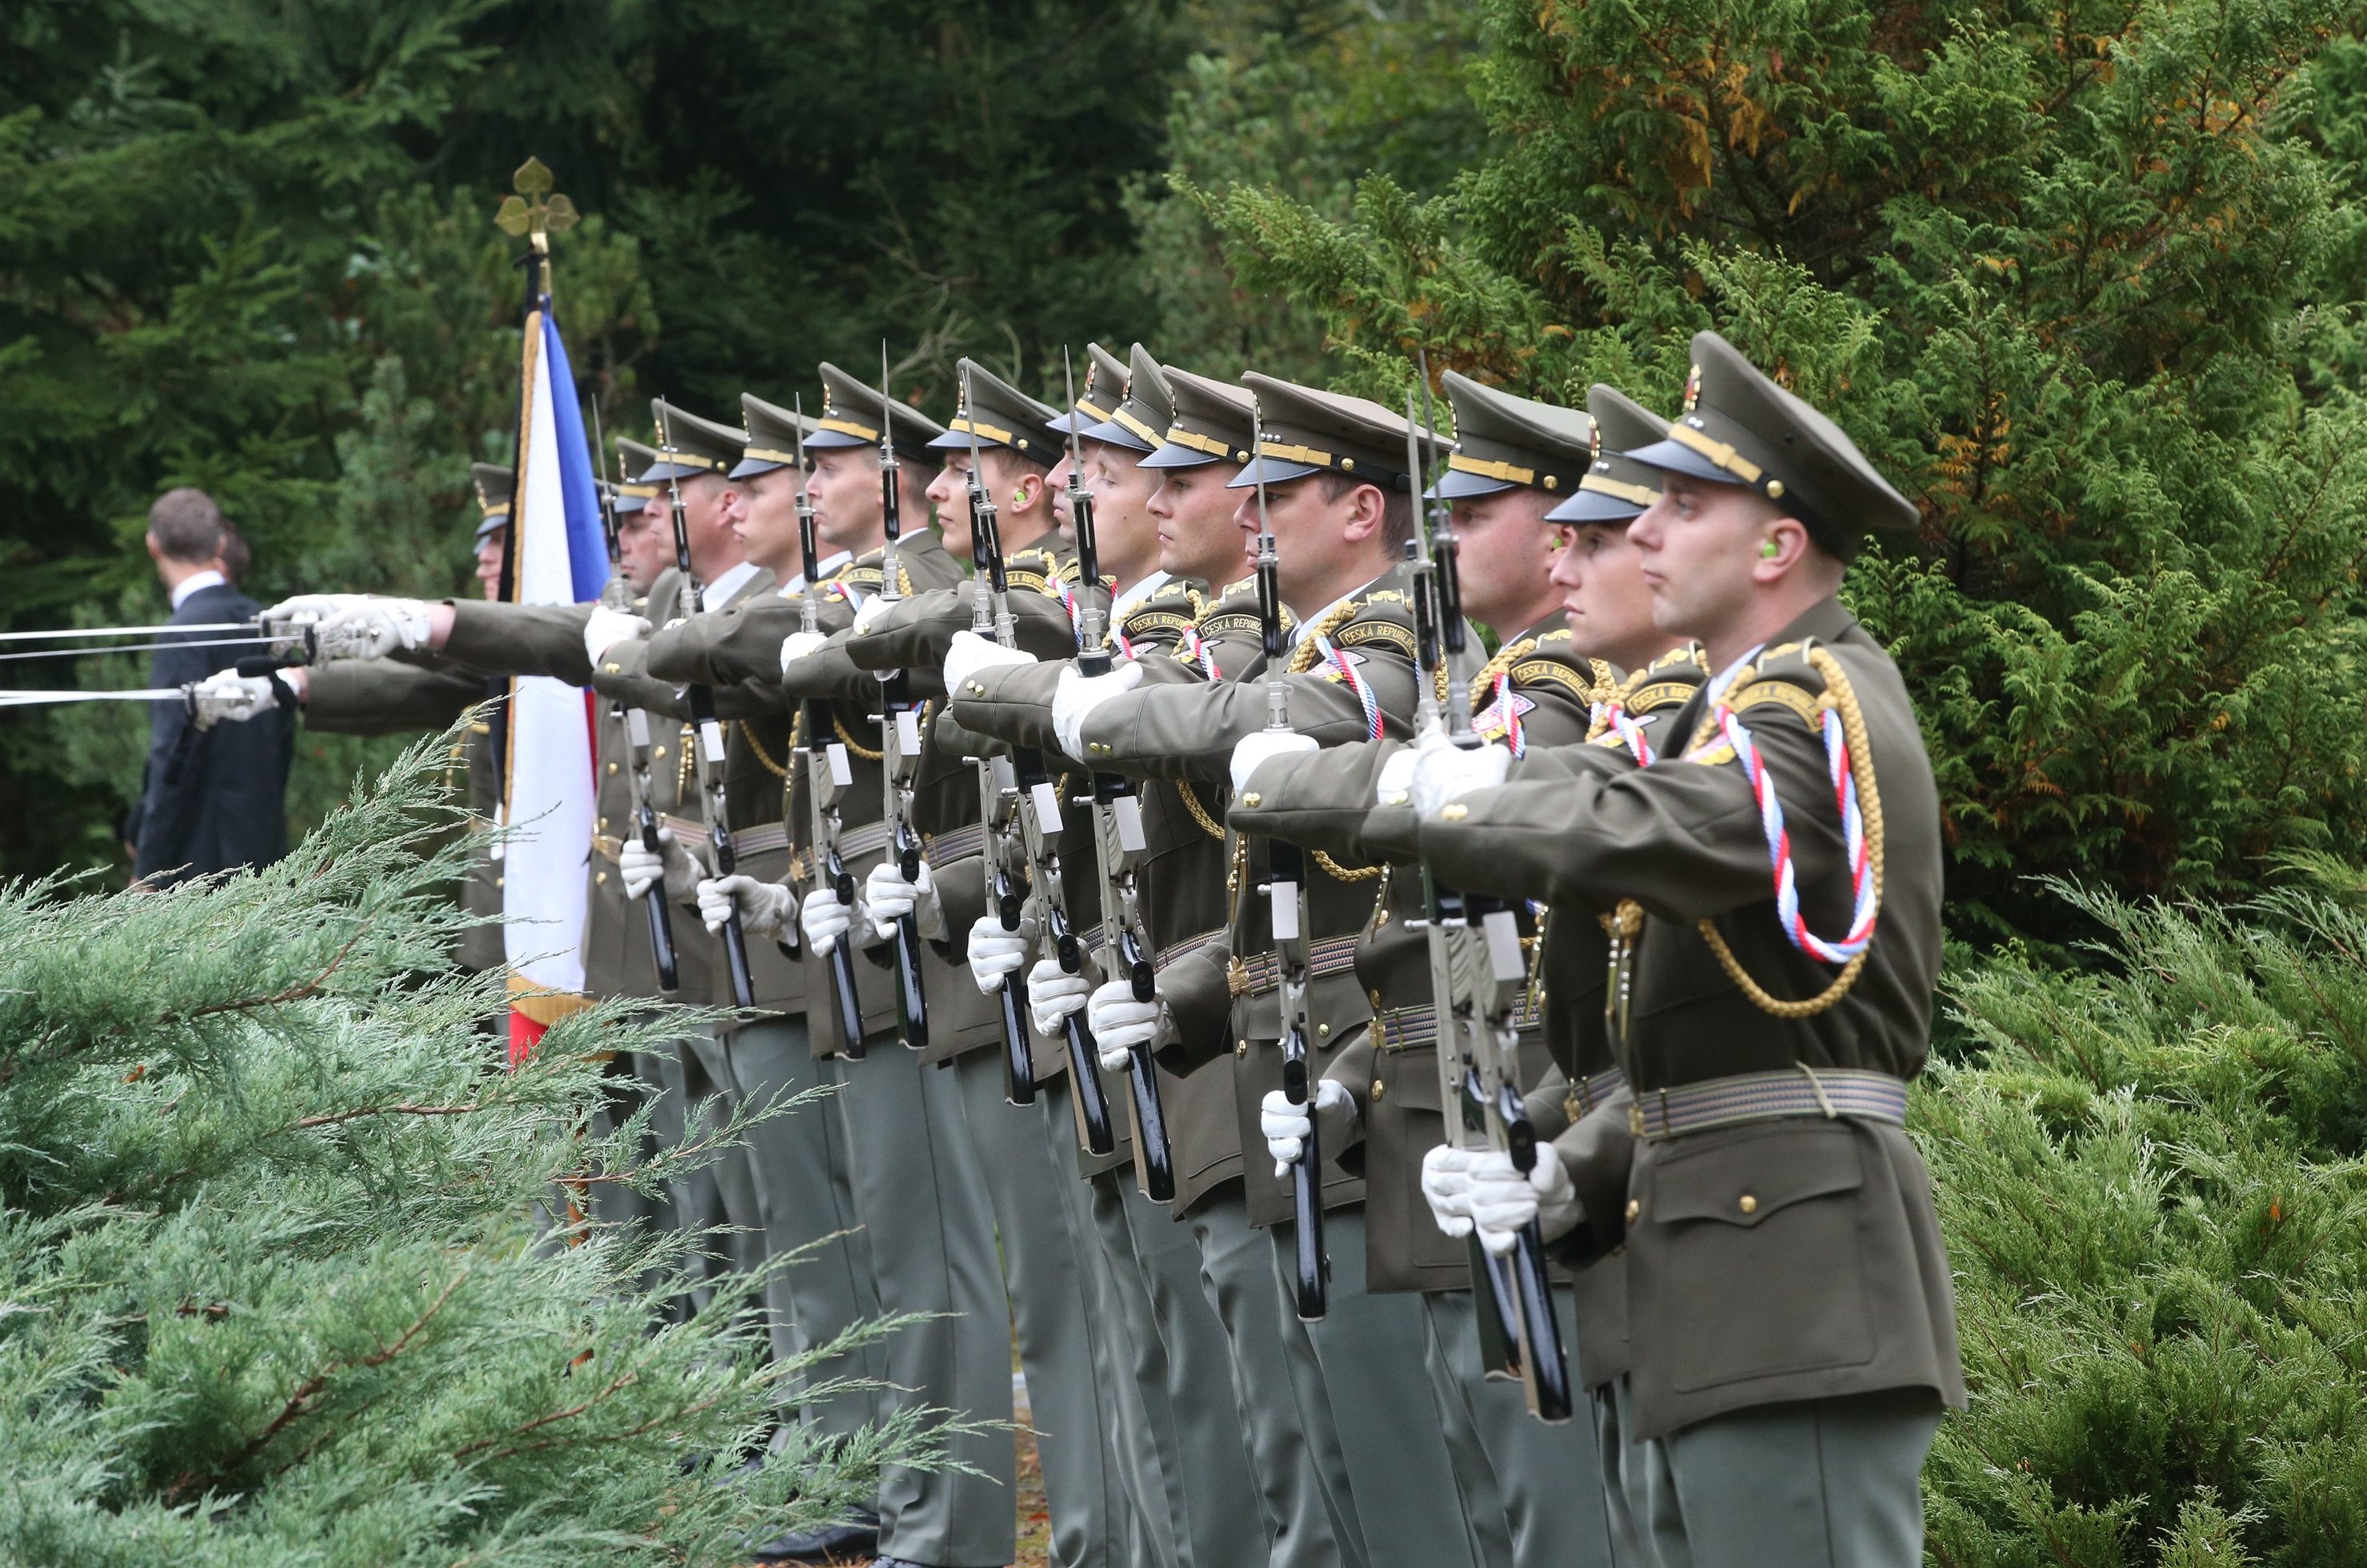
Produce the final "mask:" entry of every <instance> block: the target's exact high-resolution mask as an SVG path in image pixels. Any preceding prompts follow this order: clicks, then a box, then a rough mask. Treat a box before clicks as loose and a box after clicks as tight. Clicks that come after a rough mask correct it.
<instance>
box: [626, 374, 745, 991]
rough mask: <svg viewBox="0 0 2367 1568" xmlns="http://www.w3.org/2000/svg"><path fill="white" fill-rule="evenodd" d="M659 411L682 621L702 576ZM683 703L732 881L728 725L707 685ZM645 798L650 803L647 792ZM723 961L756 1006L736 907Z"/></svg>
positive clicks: (720, 857) (716, 848)
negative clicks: (725, 732) (693, 553)
mask: <svg viewBox="0 0 2367 1568" xmlns="http://www.w3.org/2000/svg"><path fill="white" fill-rule="evenodd" d="M658 407H659V410H660V415H659V424H658V445H659V447H660V448H661V449H662V450H663V453H664V455H665V456H666V457H667V459H668V461H667V463H666V495H667V500H668V502H669V503H670V504H671V506H672V507H673V511H674V569H675V570H676V571H677V572H679V573H680V574H681V576H682V607H681V614H682V618H683V619H685V620H688V619H690V618H691V617H693V616H695V615H697V613H698V612H699V608H700V605H699V585H698V574H697V573H696V572H694V571H692V570H691V564H690V519H689V517H688V516H687V515H686V514H685V512H684V511H683V508H682V480H681V477H680V475H679V473H678V472H677V471H678V470H679V468H680V466H681V465H680V464H678V463H675V462H674V461H672V460H671V459H672V458H673V456H674V453H675V451H676V448H675V446H674V417H673V414H672V412H671V410H669V409H668V408H667V405H666V404H665V403H664V402H663V400H661V401H660V403H659V404H658ZM683 699H684V701H685V703H687V704H688V706H689V708H690V722H691V729H692V732H693V733H694V734H695V736H696V737H697V746H698V786H699V790H698V792H699V804H700V809H701V810H702V812H704V814H705V816H706V819H707V843H708V848H709V849H711V850H712V851H713V852H714V855H715V874H716V875H717V876H718V877H728V876H730V875H731V874H732V873H733V872H735V871H737V870H738V869H740V856H739V852H738V851H737V850H736V849H735V848H734V847H733V846H732V843H731V817H730V809H729V802H728V801H726V800H725V798H724V793H723V790H724V785H723V758H724V750H723V726H722V725H721V724H719V723H718V722H716V719H715V694H714V693H713V692H712V691H710V690H709V689H708V687H706V685H705V684H703V683H701V682H698V681H693V682H692V683H690V685H688V686H686V687H684V688H683ZM642 799H643V801H644V803H646V801H647V800H648V796H647V794H646V792H644V794H643V796H642ZM655 836H656V835H655V834H654V833H651V835H650V838H649V839H647V840H645V841H644V844H643V846H644V847H645V848H646V847H654V839H655ZM650 892H651V894H652V895H660V894H662V893H663V889H662V888H651V890H650ZM652 935H654V933H652ZM723 957H724V960H725V964H726V966H727V967H728V968H729V970H730V975H731V1000H732V1003H733V1004H734V1005H735V1006H742V1007H753V1006H755V1005H756V982H755V978H754V976H753V974H752V973H751V972H750V971H749V968H748V933H747V931H746V930H745V929H744V928H742V926H741V924H740V911H739V909H738V907H737V906H736V905H735V906H734V907H733V909H732V911H731V913H730V915H726V916H724V919H723Z"/></svg>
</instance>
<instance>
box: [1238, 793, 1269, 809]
mask: <svg viewBox="0 0 2367 1568" xmlns="http://www.w3.org/2000/svg"><path fill="white" fill-rule="evenodd" d="M1264 798H1265V797H1263V795H1260V794H1259V793H1258V792H1257V791H1256V790H1251V791H1250V792H1249V793H1248V794H1246V795H1243V796H1242V797H1241V804H1243V805H1245V806H1249V807H1252V808H1254V807H1256V806H1257V805H1258V804H1259V802H1260V801H1263V800H1264Z"/></svg>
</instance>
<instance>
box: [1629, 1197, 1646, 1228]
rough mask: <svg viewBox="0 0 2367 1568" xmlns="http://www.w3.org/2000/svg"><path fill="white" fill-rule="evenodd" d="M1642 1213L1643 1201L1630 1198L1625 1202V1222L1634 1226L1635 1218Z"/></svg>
mask: <svg viewBox="0 0 2367 1568" xmlns="http://www.w3.org/2000/svg"><path fill="white" fill-rule="evenodd" d="M1643 1211H1644V1201H1643V1199H1639V1198H1631V1199H1628V1200H1627V1222H1628V1223H1629V1224H1631V1225H1632V1224H1634V1223H1635V1222H1636V1216H1637V1215H1638V1214H1641V1213H1642V1212H1643Z"/></svg>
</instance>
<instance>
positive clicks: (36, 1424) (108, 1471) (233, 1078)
mask: <svg viewBox="0 0 2367 1568" xmlns="http://www.w3.org/2000/svg"><path fill="white" fill-rule="evenodd" d="M441 756H442V743H440V742H438V743H431V744H427V745H423V746H421V747H419V748H417V749H416V750H414V751H413V752H412V753H410V754H408V755H407V756H405V757H404V758H403V760H402V763H401V765H400V766H399V767H397V768H396V769H394V770H393V771H392V772H391V774H390V775H389V777H388V778H387V779H386V780H385V781H384V782H383V783H382V784H381V785H380V786H379V788H378V789H376V790H372V791H368V792H363V791H358V790H357V794H356V796H355V798H354V800H353V801H351V802H350V803H349V804H348V805H347V806H346V807H345V809H344V810H342V811H340V812H336V813H335V814H334V815H333V816H332V817H331V818H330V819H329V820H328V821H327V822H326V823H325V824H323V827H322V828H321V830H320V831H319V832H317V833H316V834H314V835H312V836H311V838H310V839H308V840H307V841H306V842H305V843H304V844H303V845H302V846H300V848H299V849H298V850H297V851H296V853H295V854H294V855H292V856H291V857H289V858H288V859H287V860H285V861H283V862H281V863H280V864H279V865H277V866H275V867H272V868H270V869H267V870H265V871H263V872H261V873H247V874H238V875H233V876H231V877H229V878H227V879H225V880H222V881H219V882H216V883H213V884H210V885H206V884H189V885H184V886H181V887H176V888H174V889H172V890H169V891H166V892H161V893H153V894H115V895H111V896H92V895H85V896H79V897H76V896H68V895H69V893H70V892H71V890H70V889H68V888H65V887H62V886H59V885H55V884H51V885H48V886H40V885H28V884H24V883H16V884H10V885H8V886H7V887H6V888H5V889H0V1456H5V1460H0V1561H6V1562H25V1563H55V1564H68V1563H71V1564H74V1565H75V1568H112V1565H124V1568H131V1565H146V1564H154V1565H157V1568H163V1565H165V1564H172V1565H174V1568H187V1565H189V1564H200V1563H210V1564H220V1565H221V1568H262V1565H269V1564H290V1565H293V1564H298V1563H302V1564H307V1565H315V1564H334V1565H350V1568H381V1565H384V1564H389V1563H413V1562H415V1563H422V1564H425V1563H438V1564H451V1563H461V1562H471V1563H487V1564H491V1563H501V1564H504V1565H511V1564H525V1565H536V1564H548V1565H549V1568H561V1565H565V1568H580V1565H581V1564H584V1563H589V1562H617V1563H628V1562H649V1563H660V1562H664V1563H723V1562H735V1561H741V1560H743V1558H744V1549H745V1547H746V1545H747V1543H748V1542H749V1541H750V1540H752V1539H753V1540H765V1539H770V1538H771V1537H772V1536H774V1535H776V1534H777V1533H779V1531H781V1530H782V1529H784V1528H790V1527H791V1526H793V1525H798V1524H810V1523H814V1522H819V1521H820V1520H821V1519H823V1518H826V1517H832V1516H833V1515H835V1514H837V1513H838V1512H840V1511H841V1510H842V1509H843V1508H844V1506H847V1505H848V1504H849V1503H851V1502H854V1501H857V1500H861V1499H863V1498H866V1497H868V1496H869V1495H870V1494H872V1492H873V1491H874V1490H875V1489H876V1484H877V1472H878V1466H879V1464H880V1463H881V1462H882V1461H883V1460H887V1459H889V1458H890V1457H892V1456H907V1455H909V1456H912V1457H916V1458H919V1459H920V1460H922V1462H924V1463H925V1462H929V1461H928V1456H929V1455H930V1454H931V1453H932V1452H934V1434H933V1433H931V1432H930V1431H928V1430H927V1429H926V1428H925V1427H924V1426H923V1424H922V1423H921V1422H920V1421H917V1420H914V1419H900V1420H898V1421H897V1422H895V1423H894V1424H892V1425H891V1426H889V1427H887V1428H885V1429H883V1430H880V1431H878V1432H875V1433H873V1434H871V1435H870V1436H868V1437H866V1438H865V1439H863V1440H861V1441H858V1442H854V1443H849V1444H845V1445H843V1446H840V1447H836V1448H825V1447H823V1446H820V1445H816V1446H810V1447H809V1446H803V1445H801V1444H799V1443H798V1442H796V1441H792V1442H790V1443H789V1445H788V1446H787V1448H786V1449H783V1450H782V1451H780V1452H778V1453H777V1454H776V1456H775V1458H774V1459H773V1460H772V1462H770V1463H768V1464H766V1465H765V1466H764V1467H763V1468H762V1470H761V1471H756V1472H755V1473H753V1475H746V1474H735V1473H734V1470H735V1467H737V1466H738V1465H740V1463H741V1462H742V1460H743V1459H744V1457H745V1456H746V1454H747V1452H748V1449H749V1446H750V1445H751V1444H752V1443H753V1441H755V1440H756V1439H757V1438H758V1437H760V1436H761V1434H762V1433H763V1431H764V1427H765V1426H766V1424H767V1423H768V1422H769V1420H770V1419H771V1417H772V1415H773V1414H774V1403H775V1400H776V1396H777V1395H778V1394H779V1393H780V1392H781V1391H782V1385H783V1384H784V1382H785V1381H787V1382H789V1383H792V1384H794V1383H795V1382H796V1381H798V1380H799V1379H801V1378H802V1377H804V1375H805V1374H806V1373H807V1371H808V1370H809V1360H810V1358H809V1360H800V1361H797V1362H792V1363H789V1364H782V1363H778V1362H776V1363H773V1364H771V1365H769V1366H767V1365H765V1364H764V1363H763V1361H762V1358H761V1357H762V1351H761V1337H762V1336H761V1334H760V1332H759V1331H758V1330H756V1329H755V1328H754V1327H753V1326H752V1323H751V1319H750V1317H749V1315H748V1308H749V1306H750V1304H751V1303H752V1302H753V1301H754V1300H755V1293H754V1292H755V1287H756V1284H757V1282H756V1281H753V1280H751V1279H746V1278H732V1279H725V1280H722V1281H719V1282H717V1283H716V1296H715V1300H714V1302H713V1304H712V1305H711V1306H709V1307H708V1309H707V1310H706V1311H704V1312H700V1313H699V1314H697V1316H695V1317H693V1318H692V1319H691V1320H690V1321H689V1322H687V1323H683V1324H664V1325H663V1326H660V1314H659V1312H658V1311H657V1309H658V1307H659V1305H660V1301H659V1300H658V1297H659V1296H660V1295H662V1294H663V1293H665V1292H667V1291H668V1290H670V1289H671V1288H672V1287H671V1286H670V1285H669V1284H664V1283H662V1284H659V1285H655V1286H644V1285H643V1284H641V1283H640V1280H641V1279H642V1278H643V1277H644V1276H645V1275H646V1274H647V1273H649V1272H650V1271H651V1270H654V1271H655V1272H656V1273H657V1274H658V1275H660V1276H661V1277H663V1278H665V1279H668V1280H671V1281H672V1282H673V1284H675V1285H678V1284H679V1283H680V1269H679V1265H680V1263H681V1261H682V1259H681V1254H680V1248H681V1246H682V1242H681V1241H680V1240H678V1239H677V1240H672V1241H666V1240H652V1239H651V1238H648V1237H639V1236H633V1235H628V1234H622V1233H616V1232H613V1231H611V1230H608V1229H606V1228H603V1227H597V1226H591V1227H583V1226H578V1227H575V1228H573V1229H571V1228H570V1227H569V1225H568V1223H567V1222H566V1221H564V1218H563V1216H562V1218H561V1220H560V1221H558V1222H557V1224H556V1228H555V1229H554V1228H552V1224H551V1222H550V1221H546V1225H545V1228H544V1230H543V1233H541V1234H540V1235H539V1236H538V1234H537V1233H536V1229H535V1227H534V1225H533V1224H532V1222H531V1212H532V1210H534V1209H535V1208H536V1207H537V1206H538V1204H541V1205H546V1206H547V1205H548V1203H549V1195H550V1194H553V1193H555V1192H561V1191H565V1190H567V1188H566V1187H565V1186H563V1185H562V1184H563V1183H572V1184H574V1185H575V1187H576V1189H577V1190H579V1191H580V1190H581V1188H582V1186H583V1184H584V1183H587V1182H607V1181H621V1182H628V1183H630V1184H633V1185H634V1186H636V1187H640V1188H644V1189H651V1188H654V1187H655V1186H656V1185H657V1184H658V1183H660V1182H662V1181H663V1180H664V1179H665V1178H666V1177H667V1176H669V1175H679V1174H681V1168H682V1167H681V1165H676V1166H675V1167H674V1169H673V1170H671V1171H670V1170H669V1169H668V1168H667V1165H668V1163H669V1162H668V1161H666V1160H660V1161H657V1162H654V1163H651V1162H644V1161H641V1160H640V1159H639V1158H638V1153H637V1152H638V1150H639V1149H640V1141H641V1134H642V1133H643V1131H645V1128H646V1120H645V1119H642V1120H641V1121H640V1122H637V1123H636V1124H635V1125H632V1126H628V1127H625V1128H622V1129H619V1130H618V1131H616V1132H615V1133H614V1134H612V1135H610V1136H607V1137H605V1138H592V1137H589V1136H585V1135H583V1132H582V1131H581V1130H582V1129H583V1127H584V1126H585V1125H586V1119H587V1117H588V1116H589V1114H590V1112H591V1110H592V1108H593V1107H594V1106H595V1104H596V1103H597V1101H598V1097H599V1095H600V1092H601V1091H600V1087H599V1084H600V1073H601V1069H600V1067H599V1065H598V1062H597V1060H596V1056H597V1053H600V1052H606V1051H615V1050H619V1049H628V1048H630V1047H632V1046H634V1045H636V1044H641V1043H644V1042H646V1041H648V1040H650V1039H651V1034H652V1030H651V1028H635V1027H633V1026H630V1025H629V1024H628V1023H627V1021H626V1020H625V1018H624V1017H623V1016H622V1015H621V1013H620V1012H619V1011H618V1010H617V1009H615V1008H595V1009H593V1010H590V1011H586V1012H582V1013H578V1014H576V1015H574V1016H573V1017H570V1018H568V1019H566V1020H564V1021H562V1022H561V1024H560V1025H558V1026H557V1027H555V1028H553V1029H552V1030H551V1031H550V1033H549V1035H548V1036H546V1037H545V1040H544V1041H543V1044H542V1046H541V1048H540V1051H539V1052H538V1055H537V1057H536V1058H535V1059H534V1060H533V1062H530V1063H529V1064H528V1065H527V1067H526V1068H524V1069H523V1070H522V1071H519V1072H516V1073H515V1074H513V1073H508V1072H505V1071H504V1069H503V1067H502V1065H501V1062H502V1052H501V1051H500V1049H499V1047H498V1045H497V1044H496V1043H495V1042H494V1040H493V1037H492V1036H490V1035H488V1034H486V1033H485V1032H483V1031H482V1029H481V1020H483V1019H485V1018H486V1017H500V1016H501V1015H502V1008H503V996H502V993H501V989H500V986H501V981H500V978H499V977H498V976H494V977H492V978H490V979H486V978H482V977H468V976H464V975H461V974H459V973H458V972H456V971H453V970H452V969H451V968H450V967H449V966H448V964H447V960H446V959H445V956H444V953H445V947H446V941H447V937H448V935H449V931H450V928H451V926H453V925H454V923H455V921H456V920H457V918H458V916H457V915H456V914H455V913H454V912H453V911H452V910H451V907H450V904H449V902H448V900H447V898H445V897H444V895H443V894H442V892H441V891H440V884H441V882H442V881H443V880H444V878H445V877H446V876H447V875H448V873H449V871H450V870H451V869H452V868H451V863H450V861H451V852H450V851H447V852H446V853H445V854H444V855H442V856H440V857H439V856H436V855H432V854H429V853H427V851H428V849H429V848H430V846H432V844H433V843H434V842H436V840H437V839H438V838H439V837H441V836H442V832H441V830H442V828H443V826H444V824H443V823H442V822H441V821H439V820H438V819H439V818H440V817H442V816H444V815H446V814H447V811H446V809H444V808H441V807H436V806H432V805H431V804H430V803H429V802H430V801H431V800H432V799H433V796H434V791H435V785H436V779H435V777H434V775H435V773H436V772H439V771H440V764H441ZM680 1027H681V1026H680V1024H679V1023H678V1022H673V1021H669V1022H668V1023H665V1024H662V1025H658V1026H655V1033H656V1034H659V1035H666V1036H667V1038H671V1035H670V1034H668V1031H669V1030H673V1031H676V1032H678V1030H679V1028H680ZM776 1113H778V1114H789V1115H799V1114H804V1115H811V1114H815V1113H816V1112H815V1108H813V1107H811V1106H803V1107H791V1108H778V1109H777V1111H776ZM742 1125H743V1126H744V1122H743V1123H742ZM735 1131H736V1130H732V1129H726V1130H722V1131H719V1132H718V1133H717V1134H716V1135H715V1138H714V1139H712V1140H710V1141H709V1142H708V1143H707V1144H706V1145H705V1146H704V1147H703V1148H693V1149H688V1150H685V1151H684V1152H682V1153H680V1154H679V1155H678V1156H675V1157H674V1158H676V1159H678V1160H680V1161H682V1162H685V1163H691V1164H695V1163H697V1161H699V1160H701V1159H703V1158H708V1157H711V1156H712V1153H713V1149H714V1146H715V1144H716V1143H717V1142H719V1141H720V1140H721V1139H722V1138H724V1137H727V1136H731V1135H734V1134H735ZM555 1134H556V1135H555ZM792 1266H794V1265H792ZM894 1326H896V1325H895V1324H892V1323H879V1324H868V1325H865V1326H863V1327H861V1328H859V1329H857V1330H855V1331H851V1333H852V1335H853V1336H854V1337H856V1338H860V1339H864V1340H870V1339H874V1338H876V1337H878V1335H882V1334H884V1333H887V1332H890V1331H891V1330H892V1329H893V1327H894ZM816 1348H817V1351H820V1350H821V1349H823V1348H825V1347H816ZM831 1394H832V1388H831V1387H829V1386H821V1387H817V1388H810V1389H806V1390H804V1391H803V1397H806V1398H809V1399H827V1398H828V1397H830V1396H831Z"/></svg>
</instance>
